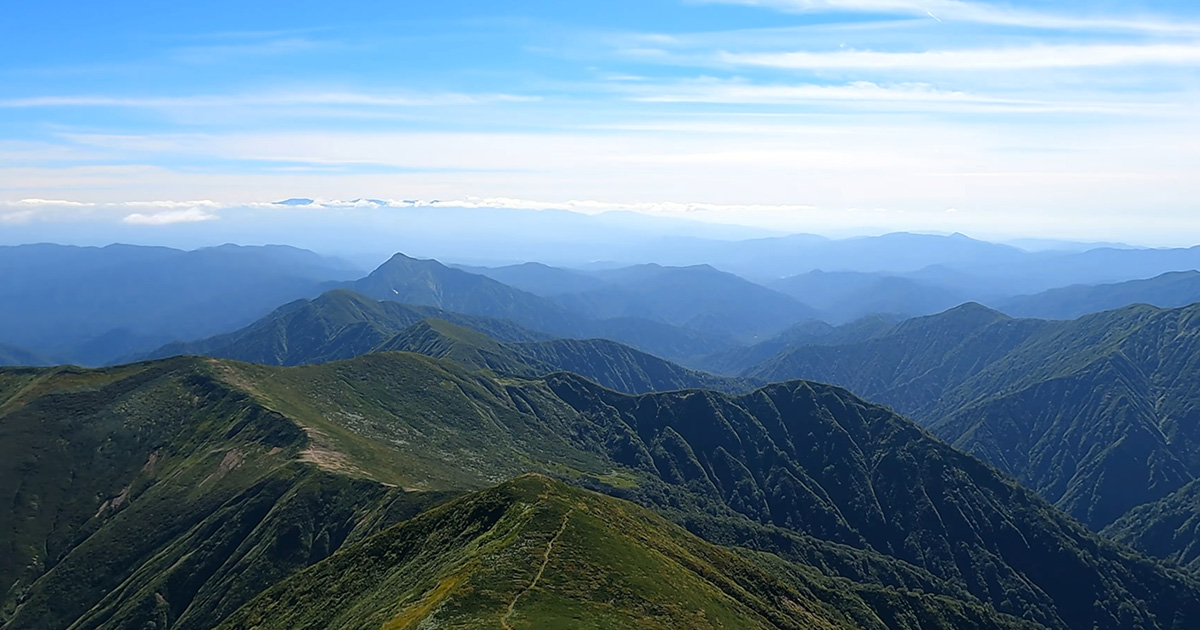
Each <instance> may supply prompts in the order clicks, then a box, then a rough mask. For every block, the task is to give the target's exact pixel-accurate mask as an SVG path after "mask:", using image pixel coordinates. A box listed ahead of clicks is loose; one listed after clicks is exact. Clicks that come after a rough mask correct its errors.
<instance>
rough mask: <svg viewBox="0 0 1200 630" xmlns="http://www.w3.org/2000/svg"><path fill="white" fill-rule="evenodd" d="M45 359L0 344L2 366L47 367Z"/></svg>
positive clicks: (0, 363) (0, 362)
mask: <svg viewBox="0 0 1200 630" xmlns="http://www.w3.org/2000/svg"><path fill="white" fill-rule="evenodd" d="M48 363H49V361H47V360H46V359H45V358H44V357H39V356H38V355H36V354H34V353H32V352H30V351H28V350H26V349H24V348H18V347H16V346H10V345H8V344H6V343H0V365H47V364H48Z"/></svg>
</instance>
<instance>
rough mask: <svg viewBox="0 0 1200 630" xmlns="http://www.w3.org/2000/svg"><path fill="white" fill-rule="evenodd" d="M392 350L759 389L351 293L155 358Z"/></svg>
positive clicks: (628, 380) (616, 347) (611, 379)
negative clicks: (188, 355)
mask: <svg viewBox="0 0 1200 630" xmlns="http://www.w3.org/2000/svg"><path fill="white" fill-rule="evenodd" d="M386 351H406V352H416V353H420V354H424V355H426V356H432V357H437V358H446V359H450V360H453V361H455V362H456V363H458V364H460V365H463V366H466V367H469V368H474V369H488V370H493V371H496V372H500V373H504V374H512V375H519V376H539V375H544V374H548V373H550V372H556V371H564V370H565V371H570V372H574V373H576V374H580V375H582V376H585V377H587V378H590V379H592V380H594V381H596V382H597V383H600V384H601V385H604V386H605V387H610V388H613V389H616V390H618V391H623V392H627V393H633V394H640V393H644V392H650V391H666V390H672V389H685V388H706V389H715V390H720V391H727V392H741V391H747V390H749V389H751V387H752V385H751V382H750V381H746V380H743V379H736V378H727V377H719V376H713V375H710V374H704V373H702V372H696V371H693V370H688V369H686V368H683V367H680V366H678V365H676V364H674V363H671V362H669V361H666V360H664V359H660V358H658V357H656V356H652V355H649V354H646V353H644V352H639V351H637V350H635V349H633V348H630V347H628V346H624V345H622V344H620V343H617V342H614V341H609V340H606V339H589V340H573V339H550V338H549V337H548V336H546V335H544V334H541V333H536V332H531V331H528V330H526V329H523V328H521V327H519V326H517V325H516V324H513V323H512V322H510V321H508V320H499V319H492V318H487V317H478V316H471V315H460V314H457V313H450V312H447V311H442V310H440V309H436V308H433V307H428V306H407V305H403V304H399V303H397V302H388V301H378V300H373V299H371V298H368V297H366V296H363V295H360V294H357V293H354V292H352V291H348V290H345V289H338V290H335V291H330V292H328V293H325V294H323V295H321V296H320V297H318V298H316V299H314V300H299V301H297V302H293V303H291V304H288V305H286V306H284V307H281V308H280V309H278V310H276V311H275V312H274V313H271V314H270V315H268V316H267V317H265V318H263V319H262V320H260V321H258V322H255V323H254V324H251V325H250V326H248V327H246V328H243V329H241V330H239V331H236V332H233V333H229V334H225V335H219V336H216V337H213V338H210V339H206V340H202V341H197V342H190V343H175V344H170V345H167V346H164V347H162V348H160V349H159V350H157V351H155V352H154V353H152V354H150V355H149V357H152V358H160V357H169V356H175V355H182V354H192V355H205V356H212V357H221V358H227V359H237V360H240V361H248V362H252V363H260V364H263V365H301V364H305V363H323V362H327V361H335V360H339V359H348V358H352V357H356V356H360V355H363V354H366V353H369V352H386Z"/></svg>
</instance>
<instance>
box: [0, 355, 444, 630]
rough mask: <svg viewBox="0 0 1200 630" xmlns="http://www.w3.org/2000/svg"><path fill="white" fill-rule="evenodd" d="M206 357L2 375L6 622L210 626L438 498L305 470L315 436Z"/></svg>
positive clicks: (2, 617)
mask: <svg viewBox="0 0 1200 630" xmlns="http://www.w3.org/2000/svg"><path fill="white" fill-rule="evenodd" d="M215 365H216V364H214V363H211V362H210V361H208V360H200V359H194V358H192V359H174V360H168V361H162V362H156V363H150V364H140V365H131V366H122V367H120V368H110V369H107V370H103V371H86V370H80V369H75V368H48V369H38V370H35V369H13V368H10V369H5V370H0V445H2V446H0V448H3V456H2V457H0V496H2V497H4V501H5V505H6V506H9V507H6V509H5V510H3V511H0V532H2V534H0V549H2V550H3V552H2V553H0V598H2V599H0V626H2V627H4V628H5V629H6V630H7V629H10V628H39V629H42V628H66V627H67V626H68V625H71V624H76V625H75V626H74V627H79V628H128V627H139V628H140V627H147V624H150V623H153V624H157V625H156V626H155V627H159V628H167V627H171V628H195V629H198V630H203V629H207V628H211V627H212V626H213V623H214V622H215V620H217V619H219V618H221V617H223V616H225V615H227V614H229V613H230V612H232V611H233V610H234V609H236V608H238V607H239V606H240V605H241V604H243V603H244V602H246V601H247V600H249V599H250V598H251V597H253V596H254V595H255V594H257V593H258V592H260V591H261V590H263V589H265V588H267V587H268V586H270V585H272V584H274V583H275V582H277V581H278V580H279V579H281V578H283V577H285V576H287V575H289V574H290V573H292V572H293V571H296V570H298V569H300V568H303V567H305V566H307V565H309V564H312V563H314V562H316V561H318V560H320V559H322V558H324V557H325V556H327V555H328V554H329V553H331V552H332V551H334V550H336V549H337V547H338V546H339V545H341V544H343V542H344V541H346V540H353V539H355V538H359V537H365V536H366V535H368V534H370V533H372V532H374V531H377V530H378V529H379V528H381V527H383V526H386V525H389V524H391V523H395V522H397V521H399V520H401V519H403V518H406V517H407V516H409V515H411V514H413V513H415V512H416V511H419V510H420V509H422V508H423V506H425V505H428V504H430V503H436V502H440V501H442V500H444V498H445V495H443V494H431V495H417V494H412V493H406V492H403V491H400V490H397V489H395V488H388V487H386V486H382V485H380V484H378V483H375V482H367V481H365V480H361V479H354V478H351V477H347V476H344V475H336V474H332V473H330V472H327V471H323V470H322V469H320V468H318V467H317V466H315V465H313V464H310V463H304V461H305V460H315V459H317V458H318V455H317V454H316V453H315V452H314V451H312V450H311V448H310V438H309V436H307V435H306V434H305V432H304V431H303V430H302V429H301V428H300V427H299V426H297V425H296V424H295V423H293V422H291V421H289V420H287V419H286V418H284V417H283V416H281V415H279V414H278V413H275V412H273V411H271V410H269V409H266V408H264V407H262V406H261V405H258V404H255V403H254V401H253V400H252V398H251V397H250V396H248V395H247V394H246V393H245V392H242V391H238V390H237V389H235V388H232V387H230V386H229V385H228V384H227V383H225V382H223V381H221V380H220V379H219V378H218V377H217V376H216V374H215V373H214V371H213V368H214V366H215ZM168 620H169V623H167V621H168Z"/></svg>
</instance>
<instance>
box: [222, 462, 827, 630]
mask: <svg viewBox="0 0 1200 630" xmlns="http://www.w3.org/2000/svg"><path fill="white" fill-rule="evenodd" d="M839 617H840V615H838V614H837V613H836V612H833V611H829V610H825V609H824V607H823V606H822V605H821V604H820V603H819V602H816V601H813V600H812V598H811V597H810V596H806V595H803V594H801V593H800V592H798V591H796V590H793V589H789V588H788V587H787V586H786V585H784V584H783V583H781V582H779V581H777V580H774V579H772V578H771V577H770V576H768V575H767V574H766V573H765V572H763V571H761V570H759V569H756V568H755V567H753V566H752V565H750V564H749V563H747V562H746V561H745V560H742V559H741V558H739V557H738V556H736V555H734V554H732V553H729V552H727V551H722V550H720V549H718V548H717V547H714V546H712V545H709V544H706V543H704V542H702V541H700V540H699V539H697V538H695V537H694V536H691V535H689V534H687V533H686V532H684V531H682V530H680V529H679V528H678V527H674V526H671V525H670V524H669V523H667V522H666V521H664V520H662V519H661V518H660V517H655V516H653V515H652V514H650V513H649V512H646V511H645V510H641V509H638V508H636V507H634V506H632V505H629V504H626V503H624V502H622V501H617V500H614V499H610V498H607V497H603V496H601V495H597V494H594V493H591V492H587V491H585V490H579V489H576V488H571V487H569V486H566V485H564V484H562V483H558V482H554V481H551V480H550V479H548V478H545V477H532V476H527V477H521V478H519V479H517V480H515V481H511V482H508V483H504V484H501V485H500V486H498V487H496V488H492V489H489V490H486V491H483V492H480V493H478V494H474V495H471V496H468V497H464V498H462V499H459V500H457V501H454V502H452V503H451V504H449V505H446V506H443V507H440V508H437V509H435V510H431V511H430V512H428V513H426V514H422V515H420V516H418V517H417V518H415V519H413V520H411V521H409V522H407V523H404V524H402V525H400V526H397V527H394V528H392V529H390V530H388V531H386V532H384V533H382V534H379V535H378V536H375V537H374V538H371V539H370V540H367V541H365V542H363V543H360V544H357V545H355V546H353V547H352V548H350V549H347V550H345V551H343V552H342V553H339V554H337V555H336V556H334V557H332V558H330V559H329V560H328V561H326V562H323V563H321V564H320V565H318V566H316V567H314V568H313V570H310V571H307V572H305V573H303V574H301V575H297V576H295V577H293V578H291V579H290V580H288V581H286V582H284V583H283V584H281V585H280V586H278V587H276V588H274V589H272V590H271V591H269V592H267V593H265V594H264V595H263V596H262V597H259V598H258V599H257V600H255V601H254V602H253V603H252V604H250V605H249V606H247V607H245V608H243V609H242V610H240V611H238V613H237V614H235V615H234V616H233V617H231V618H230V619H229V620H227V621H226V622H225V623H224V624H222V626H221V628H227V629H233V628H262V629H263V630H267V629H270V628H280V629H299V628H312V629H314V630H315V629H317V628H334V627H336V628H347V629H349V628H362V629H364V630H365V629H367V628H380V627H384V628H393V627H394V628H405V627H413V628H415V627H431V626H434V625H436V626H437V627H501V628H552V627H556V628H562V627H587V628H662V629H664V630H665V629H668V628H684V627H687V628H727V627H737V628H763V629H766V628H796V629H800V628H806V629H807V628H813V629H814V630H815V629H826V630H833V629H835V628H848V627H850V626H849V625H848V624H847V623H846V622H844V621H842V620H841V619H839Z"/></svg>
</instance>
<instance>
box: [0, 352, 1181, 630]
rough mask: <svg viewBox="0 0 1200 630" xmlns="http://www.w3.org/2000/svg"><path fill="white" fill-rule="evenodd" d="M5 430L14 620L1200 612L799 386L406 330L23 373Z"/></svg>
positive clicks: (1148, 622) (100, 622)
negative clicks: (493, 349) (553, 361)
mask: <svg viewBox="0 0 1200 630" xmlns="http://www.w3.org/2000/svg"><path fill="white" fill-rule="evenodd" d="M35 385H36V386H35ZM0 445H3V449H4V455H5V456H4V457H0V496H4V497H8V498H9V499H6V500H7V501H9V504H10V505H11V508H10V509H8V510H4V511H2V512H0V531H3V532H6V534H5V543H6V548H8V549H10V550H12V551H11V552H10V553H5V554H4V555H3V556H0V593H3V594H4V600H3V605H2V606H0V611H3V612H2V613H0V614H3V623H4V624H5V628H6V629H10V628H11V629H18V628H34V627H37V628H62V627H67V626H75V627H96V628H117V627H146V626H147V625H148V624H154V626H155V627H162V628H173V629H179V630H184V629H191V628H197V629H199V628H211V627H222V628H251V627H269V628H274V627H280V628H282V627H288V628H292V627H314V628H316V627H330V626H337V627H348V628H360V627H361V628H366V627H379V626H380V625H381V623H389V622H395V624H396V625H397V626H404V625H406V624H407V625H409V626H411V625H413V624H418V623H421V622H425V623H426V625H430V624H433V623H435V622H436V623H443V622H445V623H450V622H451V621H453V622H454V623H457V624H460V625H471V624H474V625H480V624H488V625H497V624H498V625H500V627H504V624H505V623H511V625H512V627H520V626H522V625H524V626H539V625H540V626H542V627H554V626H556V625H557V624H558V623H560V622H561V620H563V619H565V618H572V619H573V618H575V616H583V617H584V618H592V619H595V620H596V623H597V624H599V625H603V626H606V627H763V628H797V629H799V628H826V627H828V628H869V629H871V630H883V629H885V628H900V629H912V630H917V629H928V628H938V629H941V628H944V629H947V630H949V629H951V628H955V629H957V628H968V629H969V628H979V629H993V628H995V629H1000V628H1035V627H1036V628H1052V629H1064V630H1065V629H1071V630H1074V629H1079V630H1089V629H1093V628H1102V629H1114V630H1115V629H1117V628H1130V627H1143V628H1149V629H1154V630H1157V629H1162V630H1168V629H1172V628H1179V627H1184V628H1186V627H1193V626H1196V625H1198V624H1200V583H1197V582H1196V581H1194V580H1193V579H1192V578H1189V577H1187V576H1186V575H1184V574H1183V573H1181V572H1179V571H1176V570H1173V569H1169V568H1165V567H1163V566H1161V565H1159V564H1157V563H1155V562H1153V561H1150V560H1147V559H1144V558H1143V557H1141V556H1139V555H1138V554H1136V553H1135V552H1133V551H1131V550H1129V549H1128V548H1125V547H1120V546H1117V545H1116V544H1114V543H1110V542H1107V541H1105V540H1103V539H1101V538H1099V537H1098V536H1097V535H1095V534H1092V533H1090V532H1088V531H1087V530H1086V529H1084V528H1083V527H1081V526H1080V525H1079V524H1077V523H1076V522H1075V521H1073V520H1072V519H1070V518H1069V517H1067V516H1066V515H1064V514H1063V513H1061V512H1059V511H1057V510H1055V509H1054V508H1053V507H1051V506H1050V505H1049V504H1047V503H1046V502H1045V501H1044V500H1042V499H1041V498H1039V497H1038V496H1037V495H1035V494H1034V493H1032V492H1030V491H1028V490H1025V489H1023V488H1021V487H1020V486H1018V485H1016V484H1015V483H1013V482H1011V481H1009V480H1008V479H1006V478H1005V477H1003V476H1002V475H1001V474H1000V473H998V472H997V471H996V470H995V469H993V468H991V467H989V466H986V465H984V464H983V463H982V462H980V461H978V460H976V459H974V458H973V457H971V456H969V455H965V454H962V453H960V452H957V451H955V450H954V449H952V448H951V447H950V446H948V445H946V444H945V443H942V442H940V441H938V440H936V439H933V438H932V437H931V436H929V435H928V434H927V433H925V432H924V431H922V430H921V429H919V428H918V427H917V426H916V425H914V424H912V423H911V422H909V421H907V420H905V419H903V418H901V417H899V416H897V415H896V414H894V413H893V412H891V411H889V410H888V409H886V408H883V407H879V406H875V405H872V404H869V403H866V402H864V401H862V400H860V399H858V398H856V397H855V396H853V395H851V394H849V393H848V392H846V391H844V390H841V389H838V388H836V387H831V386H827V385H818V384H814V383H808V382H804V381H792V382H787V383H780V384H774V385H770V386H767V387H764V388H762V389H759V390H756V391H755V392H752V393H749V394H746V395H742V396H736V397H731V396H727V395H723V394H719V393H715V392H706V391H695V390H692V391H682V392H668V393H661V394H647V395H643V396H637V397H633V396H627V395H623V394H619V393H616V392H613V391H611V390H608V389H605V388H602V387H599V386H597V385H595V384H593V383H591V382H590V381H588V380H586V379H583V378H580V377H578V376H574V375H571V374H567V373H557V374H553V375H549V376H546V377H544V378H540V379H521V378H513V377H505V378H498V377H495V376H492V375H489V374H486V373H483V372H472V371H469V370H466V369H465V368H462V367H460V366H457V365H456V364H454V363H451V362H448V361H441V360H437V359H432V358H428V357H423V356H420V355H414V354H410V353H403V352H385V353H375V354H368V355H365V356H362V357H359V358H356V359H352V360H349V361H340V362H333V363H326V364H321V365H311V366H302V367H291V368H282V367H270V366H261V365H254V364H248V363H240V362H232V361H226V360H218V359H202V358H187V357H184V358H175V359H168V360H163V361H154V362H145V363H139V364H134V365H127V366H120V367H114V368H108V369H104V370H82V369H77V368H46V369H30V368H5V369H0ZM527 473H538V474H540V475H544V476H550V477H555V478H557V479H559V480H562V481H568V480H569V481H571V482H572V483H573V484H574V485H576V486H579V487H577V488H567V487H564V486H563V485H562V484H560V483H558V482H556V481H552V480H549V479H546V478H545V477H537V476H534V477H529V476H525V477H520V476H521V475H524V474H527ZM514 477H519V478H517V479H515V480H514V481H510V482H507V483H505V482H503V480H507V479H512V478H514ZM496 484H500V485H496ZM489 488H490V489H489ZM592 491H599V492H602V493H604V494H608V495H610V497H620V498H623V499H626V500H629V501H632V502H633V503H637V504H640V505H641V506H643V507H644V508H648V509H650V510H653V511H654V512H657V513H658V515H659V516H661V517H666V518H667V519H670V520H672V521H675V523H677V524H679V525H682V526H683V527H685V528H686V529H687V530H689V531H690V532H692V534H694V535H696V536H698V537H699V538H696V537H694V536H691V535H688V534H684V533H682V532H680V531H679V530H677V529H674V526H672V525H669V524H667V523H666V522H664V521H663V520H662V518H659V517H658V516H654V515H652V514H649V513H647V512H646V511H645V510H643V509H642V508H638V507H635V506H633V505H631V504H629V503H625V502H624V501H619V500H617V499H614V498H610V497H603V496H597V495H595V494H593V492H592ZM455 497H458V498H457V499H455ZM439 506H440V507H439ZM414 516H415V518H413V517H414ZM701 539H703V540H701ZM716 545H735V546H734V547H727V548H725V549H719V548H718V547H716ZM564 616H565V617H564ZM697 620H699V621H697Z"/></svg>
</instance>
